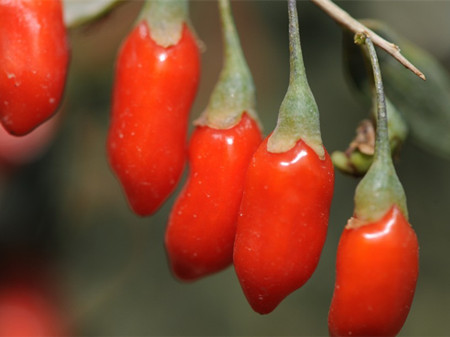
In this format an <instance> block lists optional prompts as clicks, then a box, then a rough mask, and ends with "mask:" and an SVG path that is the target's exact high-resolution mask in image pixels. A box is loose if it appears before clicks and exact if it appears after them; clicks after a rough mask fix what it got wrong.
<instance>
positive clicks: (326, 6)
mask: <svg viewBox="0 0 450 337" xmlns="http://www.w3.org/2000/svg"><path fill="white" fill-rule="evenodd" d="M311 1H312V2H313V3H314V4H316V5H317V6H318V7H319V8H320V9H322V10H323V11H324V12H325V13H327V14H328V15H329V16H330V17H331V18H332V19H333V20H335V21H336V22H337V23H338V24H340V25H341V26H343V27H345V28H347V29H348V30H350V31H352V32H354V33H355V34H364V35H367V36H368V37H369V38H370V39H371V40H372V42H373V43H374V44H376V45H377V46H378V47H380V48H382V49H384V50H385V51H386V52H387V53H388V54H390V55H392V56H393V57H394V58H395V59H396V60H397V61H399V62H400V63H401V64H403V65H404V66H405V67H406V68H408V69H409V70H411V71H412V72H413V73H414V74H416V75H417V76H419V77H420V78H421V79H422V80H426V77H425V75H424V74H423V73H422V72H421V71H420V70H419V69H417V68H416V67H415V66H414V65H413V64H412V63H411V62H409V61H408V60H407V59H406V58H405V57H404V56H403V55H402V54H401V53H400V48H399V47H398V46H397V45H395V44H393V43H391V42H389V41H386V40H385V39H383V38H382V37H381V36H379V35H378V34H376V33H375V32H373V31H372V30H370V29H369V28H367V27H366V26H364V25H363V24H362V23H360V22H359V21H358V20H356V19H354V18H353V17H351V16H350V15H349V14H348V13H347V12H346V11H344V10H343V9H342V8H340V7H339V6H337V5H336V4H334V3H333V2H332V1H331V0H311Z"/></svg>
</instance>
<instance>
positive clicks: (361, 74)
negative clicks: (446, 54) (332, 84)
mask: <svg viewBox="0 0 450 337" xmlns="http://www.w3.org/2000/svg"><path fill="white" fill-rule="evenodd" d="M361 22H362V23H363V24H365V25H366V26H367V27H369V28H371V29H372V30H374V31H375V32H377V33H378V34H380V35H381V36H383V37H384V38H386V39H387V40H388V41H391V42H393V43H395V44H397V45H398V46H399V47H400V49H401V52H402V54H403V55H404V56H405V57H406V58H407V59H408V60H409V61H411V62H412V63H413V64H414V65H415V66H417V67H418V68H419V69H420V70H421V71H422V72H424V73H425V76H426V77H427V80H426V81H422V80H421V79H419V78H418V77H417V76H415V75H414V74H412V73H411V72H410V71H408V70H407V69H405V68H404V67H403V66H402V65H401V64H400V63H399V62H397V60H395V59H393V58H392V56H390V55H388V54H387V53H385V52H384V51H382V50H379V61H380V66H381V71H382V76H383V81H384V87H385V91H386V95H387V96H388V97H389V98H390V100H391V101H392V103H393V104H394V105H395V106H396V107H397V108H398V110H399V111H401V112H402V113H403V115H404V117H405V119H406V121H407V123H408V125H409V127H410V130H411V135H412V137H413V139H414V140H415V142H416V143H417V144H418V145H420V146H421V147H423V148H424V149H426V150H428V151H430V152H432V153H434V154H436V155H439V156H441V157H444V158H446V159H450V132H449V130H450V76H449V74H448V72H447V70H446V69H445V68H444V67H443V66H442V65H441V64H440V63H439V61H438V60H436V58H435V57H433V56H432V55H430V54H429V53H427V52H426V51H425V50H423V49H421V48H420V47H418V46H416V45H414V44H413V43H411V42H409V41H407V40H406V39H405V38H403V37H401V36H399V35H398V34H396V33H395V32H394V31H393V30H392V29H390V28H389V27H388V26H387V25H385V24H384V23H381V22H378V21H374V20H361ZM344 44H345V45H344V59H345V62H346V67H347V70H348V73H349V75H350V76H349V77H350V78H351V80H352V82H353V83H354V84H355V86H356V88H358V90H359V92H361V93H363V96H364V97H365V98H368V99H370V85H369V84H368V83H371V82H372V79H371V78H370V77H369V76H371V75H370V72H368V71H367V67H366V65H367V62H366V61H365V58H364V57H362V56H363V51H362V49H361V48H360V47H358V46H355V45H354V44H353V34H347V36H345V37H344ZM369 79H370V82H369V81H368V80H369Z"/></svg>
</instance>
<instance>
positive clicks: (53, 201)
mask: <svg viewBox="0 0 450 337" xmlns="http://www.w3.org/2000/svg"><path fill="white" fill-rule="evenodd" d="M337 3H338V4H339V5H340V6H342V8H344V9H345V10H347V11H348V12H349V13H350V14H352V15H353V16H354V17H356V18H368V17H370V18H378V19H381V20H383V21H385V22H387V23H388V24H390V25H391V26H392V27H393V28H395V29H396V30H397V31H398V32H399V33H401V34H402V35H404V36H406V37H407V38H408V39H409V40H411V41H413V42H414V43H415V44H417V45H419V46H421V47H422V48H424V49H426V50H427V51H428V52H429V53H431V54H432V55H434V56H435V57H436V58H437V59H438V60H439V61H440V62H441V63H442V64H443V65H444V66H445V67H446V68H447V70H449V69H450V43H448V39H447V37H446V35H445V34H446V32H449V31H450V2H448V1H343V2H342V1H341V2H337ZM141 4H142V3H141V2H139V1H129V2H127V3H124V4H121V5H120V6H119V7H118V8H117V9H115V10H114V11H113V12H111V13H110V14H109V15H107V16H106V17H103V18H102V19H101V20H99V21H96V22H95V23H92V24H89V25H84V26H81V27H78V28H75V29H72V30H70V41H71V48H72V57H71V65H70V74H69V79H68V84H67V87H66V92H65V100H64V103H63V105H62V108H61V111H60V112H59V113H58V116H59V117H57V118H56V122H55V121H53V122H49V123H47V124H50V123H53V125H52V126H46V127H47V128H48V129H49V130H47V131H45V130H44V131H41V132H43V134H44V136H41V137H39V138H40V139H42V137H49V139H50V138H52V135H53V137H54V138H53V139H52V140H51V141H50V143H49V145H48V147H47V148H45V149H43V151H42V152H40V153H38V154H37V156H36V157H35V158H33V160H32V161H31V160H30V161H29V162H26V163H22V161H21V160H20V158H19V159H18V163H20V165H19V164H15V165H2V168H1V171H0V264H1V265H0V267H1V269H0V278H1V279H2V280H4V279H8V277H7V276H8V275H11V274H14V275H18V276H17V277H19V278H20V277H22V279H24V280H30V279H31V278H34V277H35V276H36V278H38V279H39V281H36V282H32V284H33V287H34V288H33V289H41V288H45V291H44V290H43V293H45V294H46V293H49V294H50V295H49V296H46V297H45V298H46V300H48V301H49V303H48V305H47V306H46V309H42V308H41V307H39V306H38V305H36V306H35V307H37V308H41V309H39V310H40V311H41V312H42V311H44V310H48V312H49V313H48V315H47V316H50V317H54V319H55V320H60V321H61V322H63V323H61V324H58V325H64V328H63V330H64V334H67V335H78V336H87V335H89V336H106V335H108V336H119V335H120V336H123V335H128V336H174V335H197V336H272V335H273V336H288V335H289V336H292V335H300V336H306V335H308V336H324V335H327V333H328V330H327V313H328V307H329V304H330V301H331V296H332V292H333V287H334V273H335V253H336V248H337V244H338V240H339V236H340V234H341V232H342V230H343V228H344V226H345V224H346V222H347V219H348V218H349V217H350V216H351V215H352V212H353V195H354V189H355V187H356V185H357V183H358V179H355V178H352V177H349V176H345V175H343V174H341V173H340V172H336V181H335V195H334V200H333V204H332V208H331V214H330V222H329V234H328V238H327V241H326V244H325V247H324V250H323V253H322V257H321V260H320V263H319V265H318V268H317V270H316V272H315V273H314V275H313V276H312V278H311V279H310V280H309V281H308V282H307V284H306V285H305V286H303V287H302V288H301V289H299V290H298V291H296V292H295V293H293V294H291V295H290V296H289V297H288V298H286V299H285V300H284V301H283V302H282V303H281V304H280V305H279V307H278V308H277V309H276V310H275V311H274V312H273V313H271V314H270V315H266V316H261V315H259V314H256V313H254V312H253V311H252V310H251V308H250V306H249V305H248V303H247V302H246V299H245V297H244V295H243V293H242V291H241V288H240V286H239V283H238V281H237V278H236V276H235V274H234V270H233V268H231V267H230V268H228V269H227V270H225V271H223V272H221V273H218V274H216V275H213V276H210V277H207V278H204V279H201V280H199V281H197V282H195V283H189V284H184V283H181V282H179V281H177V280H176V279H174V277H173V276H172V275H171V273H170V270H169V268H168V264H167V259H166V255H165V251H164V245H163V238H164V231H165V226H166V222H167V218H168V214H169V212H170V209H171V206H172V204H173V201H174V197H175V196H176V194H177V192H175V193H174V195H173V196H172V197H171V198H170V199H169V200H168V201H167V202H166V204H165V205H164V206H163V207H162V208H161V209H160V211H158V213H157V214H155V215H154V216H152V217H147V218H139V217H137V216H136V215H134V213H132V212H131V210H130V208H129V207H128V205H127V202H126V200H125V197H124V195H123V193H122V191H121V187H120V186H119V183H118V181H117V180H116V179H115V177H114V176H113V174H112V172H111V170H110V169H109V166H108V164H107V160H106V155H105V141H106V132H107V127H108V123H109V122H108V119H109V110H110V94H111V88H112V83H113V69H114V60H115V57H116V53H117V50H118V47H119V45H120V43H121V41H122V39H123V38H124V37H125V36H126V34H127V33H128V32H129V31H130V29H131V27H132V24H133V22H134V19H135V18H136V16H137V14H138V12H139V9H140V6H141ZM232 6H233V11H234V15H235V21H236V25H237V28H238V30H239V33H240V36H241V42H242V46H243V49H244V52H245V54H246V57H247V60H248V63H249V66H250V69H251V71H252V73H253V76H254V80H255V84H256V89H257V98H258V101H257V104H258V105H257V107H258V112H259V114H260V117H261V120H262V122H263V125H264V132H265V134H266V135H267V134H268V133H269V132H270V131H271V130H272V129H273V128H274V126H275V123H276V119H277V111H278V108H279V105H280V103H281V101H282V99H283V96H284V94H285V91H286V88H287V83H288V75H289V68H288V65H289V64H288V60H289V55H288V40H287V39H288V35H287V6H286V3H285V2H284V1H233V2H232ZM298 10H299V20H300V30H301V39H302V47H303V53H304V59H305V65H306V72H307V75H308V79H309V83H310V86H311V89H312V91H313V93H314V95H315V98H316V100H317V103H318V106H319V109H320V113H321V130H322V137H323V140H324V143H325V146H326V147H327V149H328V151H329V152H330V153H331V152H333V151H335V150H344V149H345V148H346V147H347V145H348V143H349V142H350V140H351V139H352V138H353V136H354V132H355V131H354V130H355V127H356V125H357V123H358V122H359V121H360V120H361V119H363V118H365V117H366V116H367V107H366V106H364V105H363V104H362V103H361V101H360V100H358V98H357V97H356V95H355V92H354V90H353V89H352V87H351V86H350V85H349V81H348V79H347V77H346V75H345V72H344V70H343V66H342V64H343V60H342V33H341V29H340V27H339V26H337V25H336V24H335V22H334V21H332V20H331V19H330V18H329V17H328V16H326V15H325V14H324V13H323V12H322V11H321V10H319V9H318V8H317V7H315V6H314V5H313V4H312V3H310V2H308V1H300V2H298ZM190 14H191V20H192V24H193V25H194V27H195V29H196V31H197V34H198V36H199V37H200V39H201V40H202V41H203V42H204V44H205V47H206V48H205V51H204V52H203V54H202V77H201V83H200V87H199V93H198V96H197V98H196V101H195V104H194V107H193V109H192V113H191V119H192V120H193V119H195V118H196V117H198V116H199V114H200V113H201V112H202V110H203V109H204V107H205V106H206V104H207V101H208V97H209V95H210V93H211V91H212V88H213V86H214V84H215V82H216V81H217V78H218V74H219V71H220V68H221V65H222V54H221V53H222V40H221V35H220V25H219V16H218V10H217V4H216V3H215V2H214V1H192V2H191V6H190ZM405 71H407V70H405ZM418 81H419V80H418ZM437 99H438V98H437ZM449 109H450V107H449ZM191 130H192V127H191ZM2 131H3V130H2ZM162 132H164V131H163V130H162ZM449 132H450V130H449ZM0 142H3V145H4V144H6V140H3V138H0ZM31 143H32V144H35V143H36V140H35V141H31ZM418 145H419V146H418ZM17 151H18V150H17ZM13 152H14V151H13ZM396 167H397V172H398V175H399V177H400V180H401V181H402V183H403V186H404V188H405V191H406V194H407V198H408V207H409V213H410V222H411V223H412V225H413V227H414V229H415V230H416V233H417V235H418V238H419V242H420V246H421V250H420V276H419V281H418V285H417V290H416V294H415V298H414V302H413V305H412V308H411V311H410V314H409V317H408V319H407V321H406V323H405V326H404V328H403V329H402V331H401V333H400V335H401V336H438V335H439V336H442V335H448V334H449V331H450V319H449V318H450V311H449V309H448V308H449V307H450V245H449V237H450V220H449V219H450V207H449V205H450V161H448V160H445V159H442V158H440V157H438V156H435V155H433V154H431V153H429V152H427V151H425V150H423V149H422V147H421V146H420V144H417V143H415V142H414V141H413V140H411V139H410V138H409V139H408V140H407V141H406V143H405V144H404V146H403V149H402V152H401V156H400V159H399V160H398V161H397V163H396ZM181 186H182V183H180V186H179V188H178V190H179V189H180V187H181ZM178 190H177V191H178ZM30 275H34V276H30ZM44 279H45V282H42V280H44ZM1 282H3V281H1ZM5 282H6V281H5ZM5 282H3V283H5ZM41 302H42V301H41ZM41 302H40V305H42V303H41ZM0 309H1V306H0ZM0 313H1V310H0ZM57 331H60V330H57ZM61 334H62V333H61Z"/></svg>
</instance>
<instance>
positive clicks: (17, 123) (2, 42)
mask: <svg viewBox="0 0 450 337" xmlns="http://www.w3.org/2000/svg"><path fill="white" fill-rule="evenodd" d="M0 22H1V24H0V120H1V123H2V124H3V126H4V127H5V129H7V130H8V132H10V133H11V134H14V135H24V134H27V133H29V132H30V131H32V130H33V129H34V128H35V127H37V126H38V125H40V124H41V123H42V122H44V121H46V120H47V119H48V118H50V117H51V116H52V115H53V113H55V112H56V110H57V108H58V107H59V105H60V101H61V98H62V95H63V91H64V86H65V82H66V75H67V66H68V63H69V46H68V41H67V34H66V27H65V25H64V22H63V14H62V3H61V1H60V0H0Z"/></svg>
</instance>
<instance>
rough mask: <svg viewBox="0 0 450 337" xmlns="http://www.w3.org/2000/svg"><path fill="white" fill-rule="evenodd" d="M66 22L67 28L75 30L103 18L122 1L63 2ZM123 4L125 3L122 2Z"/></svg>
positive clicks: (64, 0) (66, 0) (90, 0)
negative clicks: (74, 28)
mask: <svg viewBox="0 0 450 337" xmlns="http://www.w3.org/2000/svg"><path fill="white" fill-rule="evenodd" d="M63 2H64V21H65V23H66V25H67V27H70V28H73V27H76V26H79V25H82V24H85V23H87V22H89V21H92V20H95V19H97V18H99V17H102V16H103V15H105V14H106V13H108V12H109V11H110V10H112V9H113V8H114V7H115V6H117V5H118V4H119V3H120V2H121V1H120V0H82V1H80V0H63ZM122 2H123V1H122Z"/></svg>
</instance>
